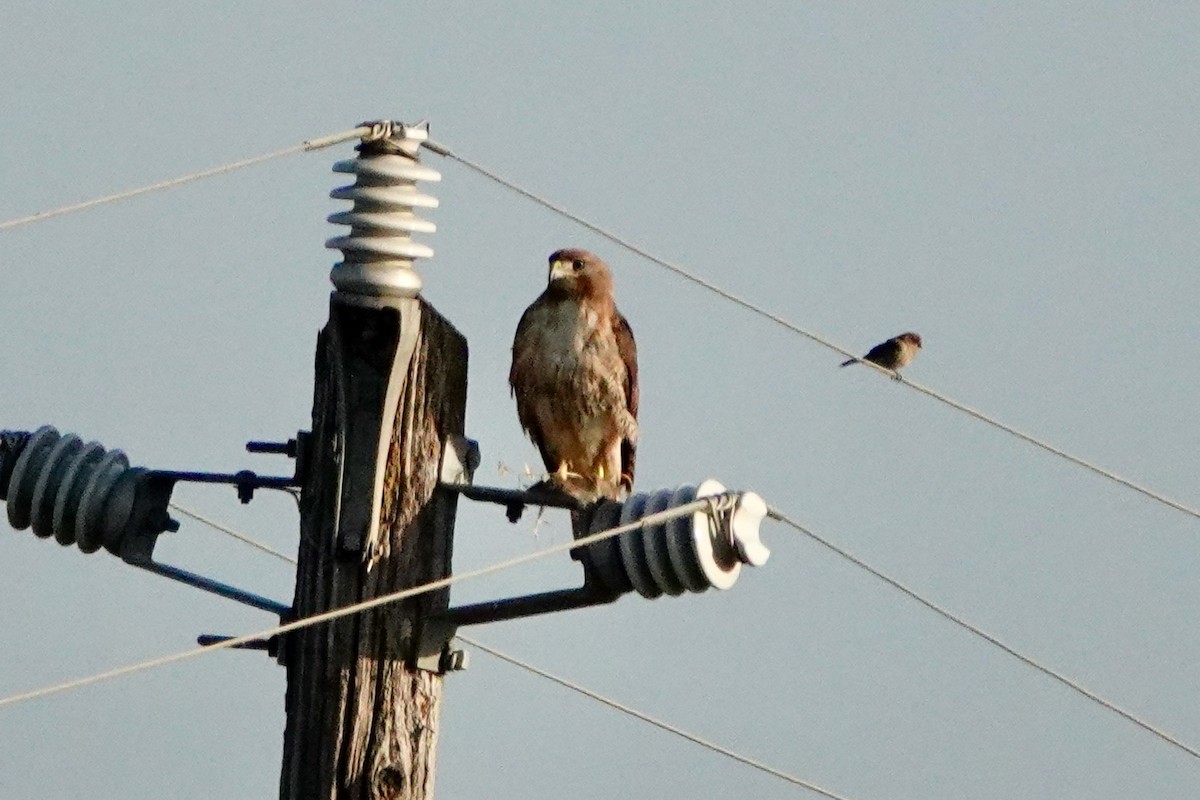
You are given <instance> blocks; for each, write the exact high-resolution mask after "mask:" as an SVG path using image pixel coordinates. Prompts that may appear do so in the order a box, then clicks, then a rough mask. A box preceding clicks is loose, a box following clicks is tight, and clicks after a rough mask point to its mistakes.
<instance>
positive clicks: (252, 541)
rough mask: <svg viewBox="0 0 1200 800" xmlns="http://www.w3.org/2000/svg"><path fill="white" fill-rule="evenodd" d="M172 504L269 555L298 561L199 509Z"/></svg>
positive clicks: (196, 518)
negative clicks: (194, 509)
mask: <svg viewBox="0 0 1200 800" xmlns="http://www.w3.org/2000/svg"><path fill="white" fill-rule="evenodd" d="M170 506H171V508H172V509H174V510H175V511H178V512H179V513H180V514H183V515H184V516H185V517H191V518H192V519H194V520H196V521H197V522H202V523H204V524H205V525H207V526H208V527H210V528H214V529H216V530H218V531H220V532H221V533H224V534H227V535H229V536H232V537H233V538H234V539H237V540H238V541H239V542H243V543H245V544H248V545H250V546H251V547H254V548H257V549H259V550H261V551H263V552H264V553H266V554H267V555H271V556H275V558H278V559H280V560H281V561H286V562H288V563H289V564H295V563H296V559H294V558H292V557H291V556H289V555H288V554H286V553H282V552H280V551H279V550H276V549H275V548H274V547H271V546H270V545H269V544H264V543H262V542H260V541H258V540H257V539H253V538H251V537H249V536H247V535H245V534H244V533H239V532H238V531H235V530H234V529H233V528H228V527H226V526H224V525H222V524H221V523H220V522H217V521H216V520H214V519H211V518H209V517H206V516H204V515H203V514H201V513H200V512H198V511H193V510H192V509H190V508H187V507H185V506H181V505H179V504H178V503H171V504H170Z"/></svg>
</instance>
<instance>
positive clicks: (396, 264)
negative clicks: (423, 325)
mask: <svg viewBox="0 0 1200 800" xmlns="http://www.w3.org/2000/svg"><path fill="white" fill-rule="evenodd" d="M406 130H408V131H409V133H410V134H412V135H413V136H414V137H415V136H416V129H406ZM414 152H415V148H414ZM333 171H334V172H340V173H347V174H351V175H354V176H355V178H356V180H355V182H354V183H353V184H352V185H350V186H342V187H339V188H337V189H334V190H333V191H332V192H330V193H329V196H330V197H332V198H334V199H336V200H350V201H351V202H353V203H354V206H353V207H352V208H351V209H350V210H349V211H339V212H337V213H336V214H331V215H329V218H328V219H329V221H330V222H332V223H334V224H335V225H348V226H349V227H350V231H349V232H348V233H347V234H345V235H343V236H335V237H333V238H332V239H329V240H328V241H327V242H325V246H326V247H328V248H330V249H336V250H341V251H342V259H343V260H342V262H341V263H339V264H336V265H335V266H334V267H333V270H332V271H331V272H330V274H329V279H330V280H331V281H332V282H333V285H334V286H335V287H337V289H338V291H342V292H350V293H354V294H365V295H372V296H388V297H415V296H416V295H417V294H418V293H419V292H420V290H421V277H420V275H418V274H417V273H416V271H414V270H413V268H412V267H413V261H415V260H416V259H418V258H432V257H433V250H432V248H430V247H429V246H427V245H424V244H421V243H420V242H416V241H413V238H412V236H413V234H421V233H433V232H434V231H435V230H437V227H436V226H435V225H434V224H433V223H432V222H429V221H428V220H425V219H422V218H421V217H419V216H417V210H418V209H426V208H437V206H438V201H437V198H436V197H433V196H431V195H428V194H423V193H422V192H420V191H418V189H417V183H418V182H419V181H429V182H435V181H440V180H441V179H442V176H441V173H439V172H438V171H437V170H435V169H430V168H429V167H426V166H422V165H421V164H419V163H418V162H417V161H416V158H415V156H414V157H410V156H408V155H399V154H379V155H366V156H360V157H359V158H355V159H350V160H346V161H339V162H337V163H336V164H334V165H333Z"/></svg>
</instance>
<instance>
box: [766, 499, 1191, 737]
mask: <svg viewBox="0 0 1200 800" xmlns="http://www.w3.org/2000/svg"><path fill="white" fill-rule="evenodd" d="M767 516H769V517H770V518H771V519H774V520H776V521H778V522H782V523H783V524H785V525H788V526H790V527H792V528H795V529H796V530H797V531H799V532H800V533H802V534H804V535H805V536H807V537H809V538H810V539H812V540H813V541H815V542H817V543H818V544H820V545H823V546H824V547H825V548H827V549H829V550H831V551H833V552H834V553H836V554H837V555H839V556H841V557H842V558H844V559H846V560H847V561H849V562H850V563H851V564H854V565H855V566H856V567H858V568H859V569H862V570H865V571H866V572H869V573H870V574H872V575H874V576H875V577H876V578H878V579H879V580H881V581H883V582H884V583H886V584H888V585H889V586H891V587H892V588H893V589H897V590H899V591H901V592H903V593H904V594H906V595H908V596H909V597H910V598H912V599H913V600H916V601H917V602H918V603H920V604H921V605H923V606H925V607H926V608H928V609H929V610H930V611H933V612H934V613H935V614H938V615H939V616H941V617H943V618H944V619H948V620H949V621H951V622H953V623H954V624H955V625H957V626H959V627H960V628H963V629H964V630H966V631H969V632H970V633H973V634H975V635H976V636H978V637H979V638H981V639H983V640H984V641H985V642H987V643H988V644H991V645H994V646H995V647H998V648H1000V649H1001V650H1003V651H1004V652H1006V653H1008V654H1009V655H1010V656H1012V657H1013V658H1016V659H1018V660H1019V661H1021V662H1023V663H1025V664H1026V665H1028V666H1031V667H1033V668H1034V669H1036V670H1038V671H1039V672H1041V673H1042V674H1044V675H1048V676H1050V677H1051V678H1053V679H1054V680H1056V681H1058V682H1059V683H1061V684H1063V685H1064V686H1066V687H1068V688H1070V689H1072V690H1074V691H1075V692H1078V693H1079V694H1081V695H1083V696H1084V697H1086V698H1087V699H1089V700H1091V701H1092V702H1094V703H1099V704H1100V705H1102V706H1104V707H1105V708H1107V709H1108V710H1109V711H1113V712H1115V713H1116V714H1119V715H1120V716H1122V717H1124V718H1125V719H1127V720H1128V721H1130V722H1132V723H1133V724H1134V725H1137V726H1138V727H1139V728H1142V729H1143V730H1146V731H1149V732H1150V733H1152V734H1154V735H1155V736H1157V737H1158V738H1159V739H1162V740H1163V741H1164V742H1167V743H1168V744H1172V745H1174V746H1175V747H1178V748H1179V749H1180V750H1182V751H1183V752H1185V753H1187V754H1188V755H1190V756H1192V757H1194V758H1200V751H1198V750H1196V749H1195V748H1193V747H1191V746H1190V745H1187V744H1184V743H1183V742H1182V741H1180V740H1179V739H1177V738H1175V737H1174V736H1172V735H1171V734H1169V733H1167V732H1166V731H1164V730H1162V729H1161V728H1157V727H1155V726H1154V725H1151V724H1150V723H1149V722H1146V721H1145V720H1143V719H1141V718H1139V717H1137V716H1136V715H1134V714H1133V713H1131V712H1129V711H1126V710H1125V709H1123V708H1121V707H1120V706H1118V705H1117V704H1116V703H1114V702H1112V701H1111V700H1106V699H1104V698H1103V697H1101V696H1100V695H1098V694H1096V693H1095V692H1093V691H1092V690H1090V689H1087V688H1085V687H1084V686H1082V685H1081V684H1079V683H1078V682H1077V681H1074V680H1072V679H1071V678H1068V677H1067V676H1065V675H1063V674H1062V673H1060V672H1056V671H1055V670H1053V669H1051V668H1050V667H1047V666H1045V665H1044V664H1041V663H1039V662H1037V661H1035V660H1034V659H1032V658H1030V657H1029V656H1027V655H1024V654H1022V653H1020V652H1018V651H1017V650H1015V649H1013V648H1012V647H1010V646H1009V645H1007V644H1005V643H1004V642H1002V641H1000V640H999V639H997V638H996V637H995V636H993V635H991V634H990V633H987V632H986V631H984V630H982V629H980V628H978V627H976V626H975V625H972V624H971V623H969V622H967V621H966V620H965V619H963V618H962V617H960V616H958V615H957V614H955V613H953V612H952V611H948V610H946V609H945V608H943V607H942V606H940V605H938V604H937V603H935V602H933V601H932V600H928V599H926V598H925V597H922V596H921V595H920V594H918V593H917V591H916V590H915V589H911V588H909V587H908V586H905V585H904V584H903V583H901V582H900V581H898V580H896V579H895V578H891V577H888V576H887V575H885V574H884V573H882V572H880V571H879V570H877V569H875V568H874V567H872V566H871V565H870V564H868V563H866V562H865V561H863V560H862V559H860V558H858V557H857V556H855V555H853V554H851V553H850V552H848V551H846V550H843V549H842V548H840V547H838V546H837V545H835V544H834V543H833V542H831V541H829V540H828V539H824V538H822V537H821V536H818V535H817V534H816V533H814V532H813V531H811V530H809V529H808V528H806V527H805V526H803V525H801V524H800V523H798V522H796V521H795V520H793V519H791V518H790V517H788V516H787V515H786V514H784V513H783V512H782V511H780V510H779V509H777V508H770V509H768V511H767Z"/></svg>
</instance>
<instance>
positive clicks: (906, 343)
mask: <svg viewBox="0 0 1200 800" xmlns="http://www.w3.org/2000/svg"><path fill="white" fill-rule="evenodd" d="M920 349H921V337H920V336H919V335H918V334H915V333H913V332H912V331H909V332H907V333H902V334H900V335H899V336H893V337H892V338H890V339H888V340H887V341H886V342H881V343H880V344H877V345H875V346H874V347H872V348H871V349H870V350H869V351H868V352H867V354H866V355H865V356H863V357H862V358H851V359H848V360H846V361H843V362H842V366H843V367H848V366H850V365H851V364H853V363H855V362H857V361H871V362H873V363H875V364H878V365H879V366H881V367H886V368H887V369H890V370H892V371H893V372H895V371H896V370H899V369H900V368H901V367H907V366H908V365H909V364H911V363H912V360H913V359H914V358H916V357H917V351H918V350H920ZM895 377H896V380H900V375H899V374H897V375H896V376H895Z"/></svg>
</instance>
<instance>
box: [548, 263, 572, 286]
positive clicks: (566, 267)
mask: <svg viewBox="0 0 1200 800" xmlns="http://www.w3.org/2000/svg"><path fill="white" fill-rule="evenodd" d="M574 272H575V270H574V269H573V268H572V266H571V262H570V261H564V260H563V259H561V258H560V259H558V260H557V261H555V262H554V263H552V264H551V265H550V280H551V281H552V282H553V281H554V280H556V279H558V278H565V277H567V276H568V275H571V274H573V273H574Z"/></svg>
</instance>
